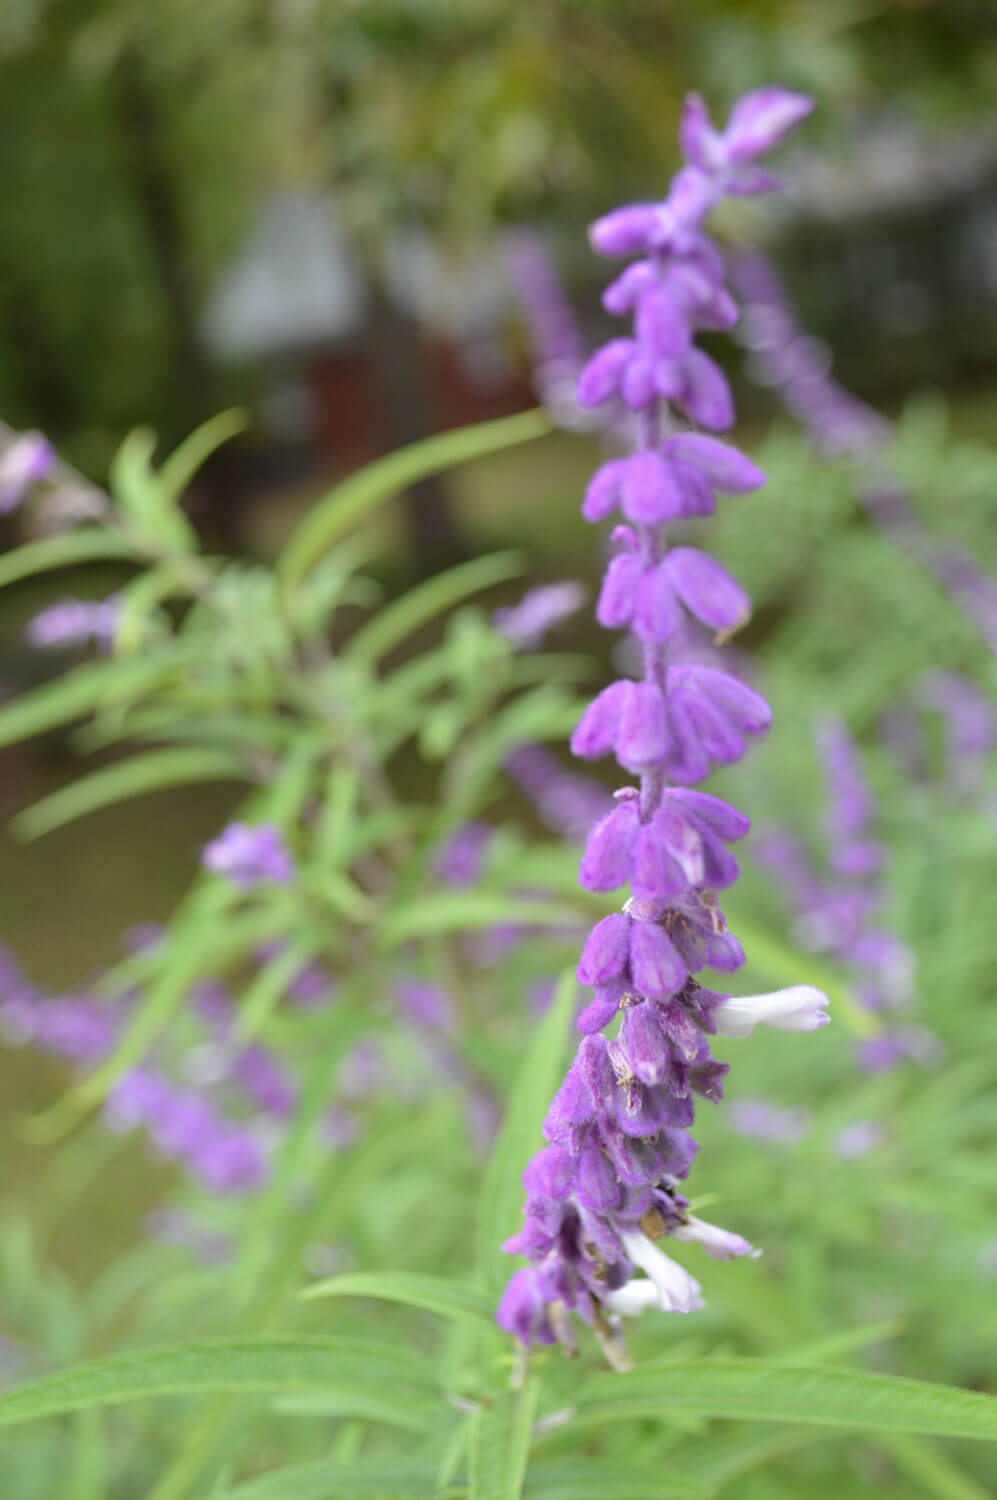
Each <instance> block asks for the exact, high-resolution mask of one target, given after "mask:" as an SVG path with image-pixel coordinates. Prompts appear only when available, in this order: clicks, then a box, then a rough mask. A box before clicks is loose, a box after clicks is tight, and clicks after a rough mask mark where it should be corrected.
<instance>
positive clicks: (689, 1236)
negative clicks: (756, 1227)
mask: <svg viewBox="0 0 997 1500" xmlns="http://www.w3.org/2000/svg"><path fill="white" fill-rule="evenodd" d="M672 1239H674V1240H678V1241H679V1242H680V1243H681V1244H685V1245H698V1246H699V1248H700V1249H701V1250H705V1252H706V1254H707V1255H708V1256H709V1257H710V1259H711V1260H736V1259H737V1257H738V1256H739V1255H744V1256H747V1258H748V1259H749V1260H757V1259H758V1257H759V1256H760V1255H761V1253H762V1252H761V1251H760V1250H756V1249H755V1247H754V1245H752V1244H751V1243H750V1241H748V1240H746V1239H745V1238H744V1236H743V1235H740V1234H733V1233H732V1232H731V1230H729V1229H721V1228H720V1225H719V1224H707V1222H706V1221H705V1219H697V1218H696V1217H695V1216H694V1215H693V1214H690V1215H689V1217H688V1218H687V1219H686V1221H685V1223H684V1224H680V1225H679V1226H678V1228H677V1229H673V1230H672Z"/></svg>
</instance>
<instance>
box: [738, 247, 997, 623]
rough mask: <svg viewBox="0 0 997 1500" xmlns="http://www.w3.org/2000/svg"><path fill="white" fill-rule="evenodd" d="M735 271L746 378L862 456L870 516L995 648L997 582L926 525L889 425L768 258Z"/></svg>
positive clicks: (822, 437)
mask: <svg viewBox="0 0 997 1500" xmlns="http://www.w3.org/2000/svg"><path fill="white" fill-rule="evenodd" d="M732 275H733V280H734V284H735V286H736V287H737V289H738V291H739V292H740V294H741V296H742V297H743V298H744V301H745V304H746V305H745V312H744V318H743V319H742V322H741V324H740V327H739V329H738V334H737V337H738V339H739V340H740V342H741V343H742V344H743V345H744V346H745V347H746V348H747V349H748V350H749V351H750V355H749V360H748V364H747V370H748V373H749V375H750V376H751V377H752V378H753V379H754V380H755V381H756V382H757V383H758V384H760V385H765V386H770V387H771V388H772V389H773V390H774V391H775V392H776V394H777V395H778V397H779V399H780V401H781V402H782V404H783V406H784V407H785V408H786V410H787V411H788V412H789V413H790V414H791V415H792V416H793V417H795V418H796V419H797V421H799V422H800V424H801V425H802V426H803V428H804V430H805V431H806V432H807V433H808V435H809V436H810V437H811V438H812V440H813V441H814V443H815V445H816V446H817V447H818V448H819V449H820V450H821V451H823V452H826V453H848V454H851V455H853V456H854V457H855V458H856V459H857V460H858V464H859V484H858V488H857V493H858V498H859V499H860V501H861V502H862V504H863V505H864V506H865V508H866V510H867V511H868V513H869V515H870V516H871V518H872V520H873V521H874V522H875V523H876V525H877V526H879V527H881V529H882V530H883V531H884V532H885V533H886V534H887V535H888V536H889V537H890V539H891V540H892V541H893V543H894V545H895V546H897V547H898V549H899V550H900V551H902V552H904V553H906V554H908V555H911V556H913V557H914V558H915V560H916V561H917V562H918V563H920V564H921V565H923V566H925V567H927V568H929V569H930V571H931V572H932V573H933V574H934V576H935V577H936V578H937V579H938V581H939V583H940V584H941V585H942V587H943V588H945V589H946V590H947V591H948V592H949V594H950V595H951V596H952V598H953V599H954V600H955V602H956V604H957V605H958V606H959V608H960V609H961V610H962V612H963V613H964V614H965V615H966V617H967V618H968V619H969V620H971V621H972V623H973V624H974V625H975V627H976V628H977V630H978V631H979V633H980V635H981V636H982V637H983V639H984V640H985V641H986V643H987V645H988V646H989V647H990V649H991V650H997V580H995V579H994V578H993V577H992V576H991V575H990V574H988V573H987V572H985V570H984V569H982V568H981V567H980V566H979V564H978V562H977V560H976V559H975V558H974V557H973V555H972V553H971V552H970V551H969V550H968V549H967V548H966V547H964V546H963V545H962V544H961V543H959V542H956V541H953V540H952V539H951V538H945V539H939V538H938V537H936V536H933V535H932V534H931V533H930V532H929V531H928V530H927V528H926V527H925V526H924V525H923V524H922V522H921V520H920V517H919V516H918V513H917V510H916V508H915V507H914V506H913V505H912V504H911V501H910V498H909V496H908V495H907V494H906V493H905V491H904V489H903V487H902V485H901V484H900V481H899V480H898V479H897V477H896V475H894V474H893V473H891V471H890V469H889V467H888V465H887V463H886V460H885V458H884V456H883V452H882V450H883V446H884V443H885V442H887V441H888V439H889V436H890V430H891V429H890V424H889V422H887V421H886V419H885V418H883V417H882V416H880V414H879V413H878V412H875V411H873V409H872V408H871V407H869V406H867V405H866V404H865V403H864V402H863V401H860V400H859V399H858V398H857V397H856V396H853V395H852V394H851V393H850V392H849V391H846V390H845V389H844V388H843V387H842V386H841V385H839V384H838V382H837V381H836V380H835V379H834V378H833V376H832V374H831V353H830V350H829V349H828V348H827V346H826V345H825V344H822V343H821V342H820V340H818V339H814V338H811V337H809V336H808V335H807V334H805V333H804V332H803V330H802V329H801V328H800V327H799V324H798V322H797V319H796V315H795V313H794V310H793V307H792V305H791V303H790V301H789V298H788V296H787V294H786V289H785V287H784V286H783V283H782V280H781V278H780V276H779V273H778V272H777V270H776V269H775V267H774V266H773V265H772V264H771V262H770V261H768V260H767V259H766V258H765V257H764V256H761V255H748V256H740V255H739V256H737V257H736V258H735V259H734V262H733V267H732Z"/></svg>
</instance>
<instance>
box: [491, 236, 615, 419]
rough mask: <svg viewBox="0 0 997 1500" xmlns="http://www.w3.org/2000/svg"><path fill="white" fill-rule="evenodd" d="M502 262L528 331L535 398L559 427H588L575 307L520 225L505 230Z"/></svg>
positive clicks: (543, 251)
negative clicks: (508, 231)
mask: <svg viewBox="0 0 997 1500" xmlns="http://www.w3.org/2000/svg"><path fill="white" fill-rule="evenodd" d="M506 265H507V267H508V270H509V275H510V278H511V281H512V285H513V290H514V292H515V294H516V298H517V300H518V302H519V305H520V308H521V310H522V312H523V315H524V320H525V323H526V330H527V333H528V334H529V336H530V345H531V352H532V355H533V368H534V381H535V385H536V390H537V394H538V396H539V397H540V400H541V401H542V402H543V404H544V406H546V407H547V409H548V411H549V412H550V413H551V415H552V417H553V418H554V420H555V422H557V423H558V424H559V425H560V426H562V427H569V428H583V429H584V428H586V427H590V426H592V425H593V424H592V423H591V421H590V420H588V419H587V414H586V413H585V412H583V411H582V409H581V407H580V406H579V404H578V398H577V395H576V387H577V384H578V372H579V370H580V369H581V367H582V365H583V364H584V363H585V345H584V342H583V340H582V335H581V331H580V330H579V327H578V324H577V321H576V319H575V313H574V308H573V307H572V305H571V302H570V300H569V297H568V294H567V292H566V291H565V289H564V286H563V285H562V283H561V279H560V277H559V276H558V274H557V270H556V267H555V265H554V262H553V260H552V259H551V257H550V255H549V254H548V252H547V248H546V246H545V245H544V243H543V241H542V240H541V238H540V237H539V235H535V234H530V233H528V232H527V231H523V230H521V231H518V232H517V233H516V234H514V235H510V236H509V238H508V240H507V242H506Z"/></svg>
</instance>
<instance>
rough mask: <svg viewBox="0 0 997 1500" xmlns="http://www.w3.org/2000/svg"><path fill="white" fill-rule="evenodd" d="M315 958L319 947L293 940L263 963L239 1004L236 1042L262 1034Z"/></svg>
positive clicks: (246, 1040) (249, 1039) (247, 1040)
mask: <svg viewBox="0 0 997 1500" xmlns="http://www.w3.org/2000/svg"><path fill="white" fill-rule="evenodd" d="M315 957H316V950H314V949H311V948H306V947H305V946H304V945H303V944H302V943H298V942H291V943H288V945H287V947H285V948H282V949H281V950H280V952H279V953H278V954H277V955H276V957H274V958H272V959H270V961H269V962H268V963H265V964H264V965H263V966H262V968H261V969H260V970H259V972H258V973H257V974H256V976H255V977H254V978H253V979H252V980H251V981H250V983H249V985H248V987H247V989H246V992H245V994H244V995H243V997H242V1002H241V1004H240V1006H239V1016H238V1019H237V1021H236V1024H235V1037H234V1040H235V1041H236V1042H237V1043H244V1042H249V1041H251V1040H252V1039H253V1037H255V1036H256V1035H257V1034H258V1033H259V1031H260V1030H261V1029H262V1027H263V1026H265V1025H266V1022H267V1018H268V1017H269V1015H270V1013H271V1011H273V1009H274V1007H275V1006H276V1005H277V1004H278V1003H279V1002H280V1000H281V999H282V997H283V996H284V995H285V994H286V993H287V991H288V989H289V987H290V986H291V984H292V983H293V982H294V980H295V978H296V977H297V975H298V974H300V973H301V971H302V969H305V968H307V966H308V964H309V963H311V961H312V959H314V958H315Z"/></svg>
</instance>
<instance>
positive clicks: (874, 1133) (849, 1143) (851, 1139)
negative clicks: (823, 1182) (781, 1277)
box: [834, 1120, 886, 1161]
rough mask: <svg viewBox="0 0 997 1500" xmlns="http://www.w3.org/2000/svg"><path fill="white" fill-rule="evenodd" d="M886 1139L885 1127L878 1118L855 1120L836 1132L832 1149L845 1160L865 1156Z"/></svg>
mask: <svg viewBox="0 0 997 1500" xmlns="http://www.w3.org/2000/svg"><path fill="white" fill-rule="evenodd" d="M885 1140H886V1129H885V1127H884V1126H883V1125H882V1124H881V1122H880V1121H879V1120H856V1121H855V1122H854V1124H852V1125H846V1126H845V1127H844V1129H843V1130H840V1131H839V1132H838V1135H837V1137H836V1139H835V1142H834V1149H835V1152H836V1153H837V1155H838V1156H841V1157H844V1159H845V1160H846V1161H854V1160H855V1158H856V1157H859V1156H867V1155H868V1154H869V1152H870V1151H874V1150H875V1149H876V1147H877V1146H881V1145H882V1144H883V1142H884V1141H885Z"/></svg>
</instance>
